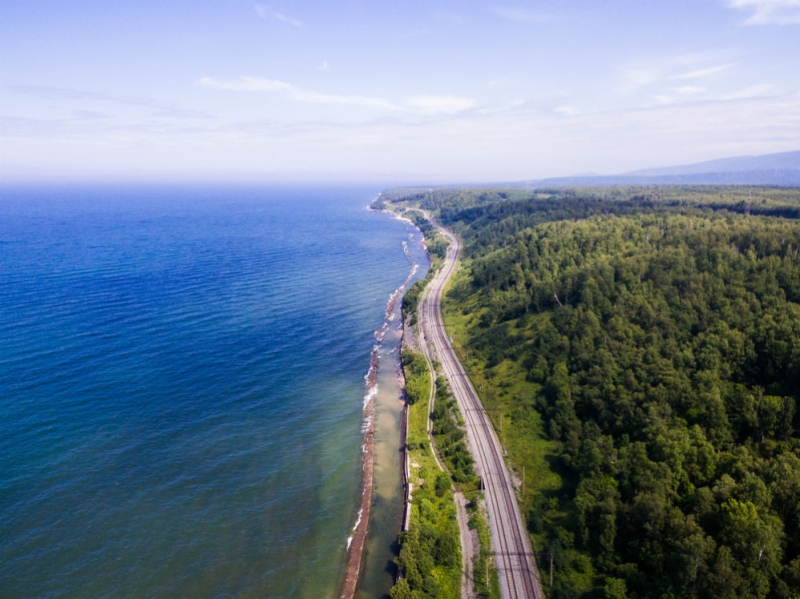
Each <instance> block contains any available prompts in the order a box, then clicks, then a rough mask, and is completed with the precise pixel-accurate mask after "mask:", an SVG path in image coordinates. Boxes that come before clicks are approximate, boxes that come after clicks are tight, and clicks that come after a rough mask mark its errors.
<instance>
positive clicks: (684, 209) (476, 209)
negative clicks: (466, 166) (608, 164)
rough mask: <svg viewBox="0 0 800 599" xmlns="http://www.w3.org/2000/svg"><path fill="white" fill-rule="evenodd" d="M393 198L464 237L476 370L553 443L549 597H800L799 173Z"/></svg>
mask: <svg viewBox="0 0 800 599" xmlns="http://www.w3.org/2000/svg"><path fill="white" fill-rule="evenodd" d="M391 197H392V198H393V199H394V201H395V202H402V204H401V205H403V206H406V207H420V208H423V209H426V210H430V211H433V214H434V215H435V216H436V218H438V219H439V221H440V222H441V223H442V224H444V225H445V226H447V227H449V228H451V229H452V230H453V231H455V232H456V233H457V234H458V235H459V236H460V237H461V238H462V240H463V243H464V263H463V266H464V268H463V270H462V273H461V275H460V276H459V277H458V278H457V280H456V282H455V283H454V285H453V286H452V287H451V289H450V291H449V296H448V301H447V302H446V305H445V308H446V311H450V312H451V313H452V314H453V315H455V316H457V317H458V321H459V322H461V323H463V331H462V332H463V333H464V338H465V343H464V347H463V348H462V352H464V355H465V356H469V360H468V368H469V369H470V375H471V376H473V377H481V380H489V379H493V380H494V383H493V384H495V385H499V386H505V387H508V386H510V385H512V384H513V385H518V388H520V389H523V388H524V389H526V390H527V392H526V393H525V394H524V396H521V395H520V396H517V397H508V398H507V399H506V400H505V401H506V404H505V409H507V410H508V412H510V413H511V418H510V422H508V421H507V424H506V426H507V427H509V428H511V429H512V433H511V434H514V433H513V429H514V427H515V423H522V422H526V423H527V422H531V421H533V420H532V417H531V415H530V414H529V412H535V413H536V415H535V421H536V422H539V423H540V425H539V426H538V428H534V429H531V428H529V427H522V426H521V425H519V427H518V428H519V430H518V432H517V434H518V435H521V436H522V437H524V438H523V441H524V439H525V438H527V441H525V443H528V444H529V445H532V444H534V443H536V442H537V439H546V440H547V442H548V443H550V446H551V447H553V448H554V449H553V456H552V457H553V458H554V459H553V460H551V461H550V462H549V463H548V464H547V467H548V468H551V469H553V470H554V471H557V472H558V473H559V476H560V480H561V481H562V483H561V486H560V488H558V489H555V490H551V491H548V492H544V493H540V494H538V495H534V496H533V497H531V498H530V499H528V500H526V501H524V502H523V509H524V511H525V516H526V518H527V521H528V524H529V528H530V532H531V533H532V534H534V535H535V539H536V542H537V547H536V550H537V551H547V552H550V553H552V554H553V556H554V558H555V562H556V576H555V585H554V587H553V589H547V590H548V593H550V596H553V597H630V598H633V597H665V598H666V597H720V598H723V597H731V598H733V597H752V598H760V599H761V598H767V597H769V598H776V599H777V598H788V597H800V414H799V412H800V410H799V409H798V408H800V406H798V401H800V397H799V396H798V390H800V222H799V221H798V220H796V219H797V218H798V217H800V190H797V189H778V188H775V189H770V188H756V189H749V188H741V187H732V188H726V187H720V188H716V187H711V188H697V187H692V188H685V187H679V188H665V187H659V188H640V189H624V188H613V189H596V190H535V191H527V192H523V191H522V190H508V191H503V190H453V191H447V190H435V191H433V190H432V191H428V192H424V191H422V192H415V193H413V194H410V195H407V196H403V195H402V194H397V195H396V196H391ZM497 372H503V373H514V374H507V376H509V377H517V378H518V379H519V380H518V381H510V380H505V381H503V380H499V379H500V378H502V377H498V376H496V373H497ZM526 435H527V437H525V436H526ZM523 446H524V444H523ZM518 457H519V459H522V458H521V454H520V456H516V455H515V453H514V449H513V448H512V449H511V450H510V459H511V461H512V462H513V461H514V460H515V459H517V458H518Z"/></svg>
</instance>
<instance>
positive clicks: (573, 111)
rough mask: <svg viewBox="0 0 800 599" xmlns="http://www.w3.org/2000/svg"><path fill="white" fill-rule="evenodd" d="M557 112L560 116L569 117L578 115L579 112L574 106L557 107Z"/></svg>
mask: <svg viewBox="0 0 800 599" xmlns="http://www.w3.org/2000/svg"><path fill="white" fill-rule="evenodd" d="M556 112H558V113H560V114H565V115H567V116H573V115H575V114H577V112H578V111H577V110H576V109H575V108H574V107H572V106H557V107H556Z"/></svg>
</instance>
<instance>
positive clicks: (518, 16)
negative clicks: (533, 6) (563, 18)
mask: <svg viewBox="0 0 800 599" xmlns="http://www.w3.org/2000/svg"><path fill="white" fill-rule="evenodd" d="M492 12H493V13H494V14H496V15H498V16H500V17H503V18H505V19H511V20H512V21H517V22H518V23H541V22H542V21H548V20H550V19H551V16H550V15H546V14H542V13H537V12H531V11H529V10H524V9H520V8H513V7H509V6H495V7H494V8H492Z"/></svg>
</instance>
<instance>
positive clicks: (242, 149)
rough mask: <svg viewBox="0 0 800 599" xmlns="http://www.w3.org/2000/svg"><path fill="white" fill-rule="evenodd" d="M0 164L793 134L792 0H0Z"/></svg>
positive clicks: (104, 174) (517, 151)
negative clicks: (386, 0)
mask: <svg viewBox="0 0 800 599" xmlns="http://www.w3.org/2000/svg"><path fill="white" fill-rule="evenodd" d="M0 55H2V56H3V59H2V60H0V181H25V180H54V181H58V180H99V181H109V180H120V181H130V180H168V181H169V180H174V181H187V180H191V181H199V180H209V181H280V182H288V181H365V182H376V183H378V182H379V183H387V184H388V183H428V182H429V183H442V182H478V181H504V180H505V181H510V180H521V179H531V178H538V177H547V176H561V175H574V174H582V173H599V174H611V173H619V172H625V171H629V170H634V169H638V168H647V167H657V166H668V165H674V164H684V163H691V162H697V161H701V160H710V159H714V158H722V157H727V156H738V155H749V154H765V153H771V152H781V151H787V150H796V149H800V0H691V1H688V0H669V1H667V0H663V1H659V0H616V1H607V2H602V1H594V2H590V1H579V0H575V1H561V2H555V1H542V2H535V1H530V2H497V3H494V2H471V1H450V2H447V1H441V2H417V1H415V0H412V1H406V2H402V3H382V2H366V1H356V0H351V1H347V0H345V1H340V2H335V3H334V2H319V1H316V2H313V1H293V2H271V1H269V0H259V1H257V2H252V1H250V2H248V1H240V0H215V1H204V0H194V1H191V2H189V1H184V0H174V1H168V0H164V1H158V0H138V1H137V2H124V3H123V2H114V1H110V0H106V1H99V0H98V1H89V0H59V1H57V2H56V1H52V2H48V1H42V0H24V1H18V0H0Z"/></svg>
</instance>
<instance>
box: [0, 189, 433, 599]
mask: <svg viewBox="0 0 800 599" xmlns="http://www.w3.org/2000/svg"><path fill="white" fill-rule="evenodd" d="M377 191H379V190H377V189H374V188H343V187H338V188H324V187H318V188H304V189H299V188H275V187H271V188H257V187H211V188H201V187H141V186H140V187H111V186H104V187H84V188H81V187H67V188H56V187H42V188H32V187H28V188H0V463H2V468H1V469H0V540H2V542H0V597H2V598H9V599H11V598H22V597H36V598H38V599H46V598H55V597H58V598H72V597H74V598H80V599H87V598H104V597H109V598H110V597H114V598H127V597H130V598H136V599H141V598H145V597H148V598H161V597H164V598H166V597H170V598H174V597H191V598H193V599H201V598H206V597H208V598H211V597H214V598H217V597H218V598H223V597H225V598H230V597H236V598H250V597H253V598H254V597H261V598H265V597H269V598H273V597H274V598H283V597H286V598H301V597H309V598H317V599H319V598H324V597H332V596H334V595H335V593H336V590H337V588H338V586H339V585H340V584H341V582H342V577H343V567H344V564H345V561H346V557H347V554H346V544H347V537H348V535H349V534H350V532H351V529H352V526H353V524H354V522H355V518H356V510H357V507H358V502H359V493H360V489H359V487H360V482H361V480H360V479H361V463H360V460H361V444H362V442H363V434H362V420H363V414H362V402H363V398H364V392H365V389H364V384H365V383H364V375H365V374H366V372H367V369H368V368H369V363H370V353H371V351H372V347H373V344H374V338H373V335H374V332H375V330H376V329H378V328H380V327H381V326H382V324H383V322H384V318H385V310H386V302H387V300H388V298H389V296H390V295H391V294H392V293H393V292H394V291H395V289H397V288H398V287H399V286H401V285H402V284H403V282H404V281H405V280H406V278H407V277H408V275H409V272H410V271H411V267H412V265H411V262H410V261H409V258H408V256H407V255H406V253H405V252H404V250H403V246H402V244H403V241H406V242H408V244H409V245H410V247H411V253H412V255H413V256H421V255H422V254H421V250H420V249H419V247H418V245H417V244H418V239H419V235H415V237H414V240H409V235H410V234H412V233H415V232H416V231H415V230H412V228H410V227H409V226H408V225H406V224H405V223H403V222H401V221H398V220H394V219H391V218H389V217H388V216H386V215H384V214H380V213H376V212H372V211H368V210H366V209H365V207H366V206H367V204H368V203H369V202H370V201H371V200H372V199H374V197H375V196H376V195H377ZM416 276H417V277H419V276H424V269H423V268H420V270H419V272H418V274H417V275H416ZM395 339H396V337H395V336H391V335H390V337H389V338H388V339H387V343H389V344H390V345H391V343H394V342H395V341H392V340H395ZM382 355H383V358H382V359H383V360H384V362H385V364H386V366H385V368H391V369H392V370H393V369H394V366H393V365H391V359H395V360H396V351H394V348H393V347H391V346H387V347H386V348H383V349H382ZM392 357H393V358H392ZM381 367H382V368H384V366H383V364H382V366H381ZM387 401H388V400H387ZM380 434H381V433H380V430H378V431H377V432H376V436H377V435H380ZM398 476H399V472H398ZM381 560H383V562H384V563H385V558H380V559H379V560H378V562H380V561H381ZM378 578H380V577H378ZM384 578H385V577H384Z"/></svg>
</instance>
